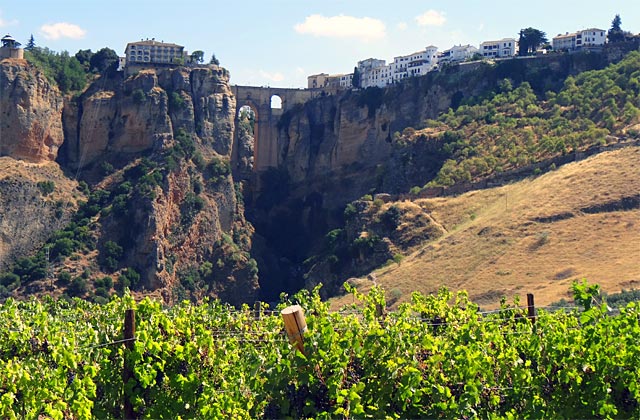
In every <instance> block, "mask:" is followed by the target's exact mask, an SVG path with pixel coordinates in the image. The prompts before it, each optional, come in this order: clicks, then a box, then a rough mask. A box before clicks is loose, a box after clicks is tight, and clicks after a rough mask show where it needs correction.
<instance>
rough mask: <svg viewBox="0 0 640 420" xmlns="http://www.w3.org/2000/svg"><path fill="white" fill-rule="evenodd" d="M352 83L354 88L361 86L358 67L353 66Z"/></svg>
mask: <svg viewBox="0 0 640 420" xmlns="http://www.w3.org/2000/svg"><path fill="white" fill-rule="evenodd" d="M351 85H352V86H353V87H354V88H359V87H360V70H358V68H357V67H354V68H353V78H352V79H351Z"/></svg>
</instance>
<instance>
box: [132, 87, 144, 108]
mask: <svg viewBox="0 0 640 420" xmlns="http://www.w3.org/2000/svg"><path fill="white" fill-rule="evenodd" d="M131 96H132V98H133V103H135V104H137V105H141V104H143V103H145V102H146V101H147V95H145V93H144V91H143V90H142V89H136V90H134V91H133V93H132V94H131Z"/></svg>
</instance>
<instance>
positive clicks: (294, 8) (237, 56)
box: [0, 0, 640, 87]
mask: <svg viewBox="0 0 640 420" xmlns="http://www.w3.org/2000/svg"><path fill="white" fill-rule="evenodd" d="M615 14H620V16H621V18H622V28H623V29H625V30H629V31H631V32H633V33H638V32H640V6H639V5H638V0H615V1H611V0H610V1H604V0H598V1H594V0H582V1H580V2H575V1H569V0H564V1H562V0H561V1H550V0H537V1H530V2H518V1H515V0H511V1H506V0H495V1H492V0H486V1H471V0H469V1H456V0H448V1H446V0H444V1H440V0H423V1H402V0H385V1H379V0H369V1H364V0H322V1H311V0H270V1H269V0H261V1H259V0H255V1H254V0H244V1H238V0H228V1H225V2H221V1H217V0H183V1H175V0H174V1H165V0H155V1H151V0H128V1H123V0H109V1H106V0H105V1H101V2H98V1H92V0H19V1H18V0H15V1H13V2H9V1H8V0H2V2H0V31H1V32H3V35H4V34H5V33H10V34H11V35H12V36H13V37H14V38H16V39H17V40H18V41H20V42H22V43H23V44H26V42H27V40H28V39H29V36H30V35H31V34H33V36H34V38H35V41H36V44H37V45H39V46H43V47H44V46H46V47H49V48H50V49H52V50H54V51H63V50H66V51H69V52H70V53H71V54H75V52H77V51H78V50H79V49H91V50H93V51H97V50H98V49H100V48H102V47H109V48H112V49H114V50H115V51H116V52H117V53H118V54H120V55H124V49H125V46H126V44H127V42H131V41H137V40H140V39H141V38H155V39H156V40H163V41H165V42H173V43H176V44H180V45H184V46H185V49H187V50H188V51H189V52H192V51H194V50H202V51H204V52H205V58H206V60H207V61H208V60H209V58H210V57H211V54H212V53H215V54H216V56H217V57H218V59H219V60H220V64H221V65H222V66H224V67H226V68H227V69H229V71H230V72H231V82H232V83H234V84H248V85H254V86H278V87H305V86H306V78H307V76H308V75H310V74H315V73H322V72H324V73H348V72H350V71H352V70H353V67H354V65H355V64H356V62H357V61H358V60H362V59H365V58H369V57H375V58H381V59H384V60H387V61H390V60H392V59H393V57H394V56H397V55H406V54H410V53H412V52H415V51H418V50H420V49H423V48H424V47H426V46H427V45H435V46H437V47H438V48H439V49H440V50H445V49H447V48H450V47H451V46H453V45H457V44H472V45H475V46H476V47H477V46H478V45H479V44H480V42H482V41H485V40H493V39H500V38H504V37H514V38H517V34H518V32H519V30H520V29H522V28H526V27H529V26H531V27H534V28H537V29H540V30H542V31H544V32H546V33H547V36H548V38H549V39H551V38H552V37H553V36H555V35H557V34H558V33H561V32H562V33H564V32H573V31H575V30H579V29H585V28H590V27H596V28H600V29H609V27H610V26H611V21H612V19H613V17H614V16H615Z"/></svg>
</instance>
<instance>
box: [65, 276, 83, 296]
mask: <svg viewBox="0 0 640 420" xmlns="http://www.w3.org/2000/svg"><path fill="white" fill-rule="evenodd" d="M85 293H87V281H86V280H85V279H83V278H82V277H76V278H74V279H73V280H72V281H71V284H69V287H67V294H68V295H69V296H71V297H81V296H83V295H84V294H85Z"/></svg>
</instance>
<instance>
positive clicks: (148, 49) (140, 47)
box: [125, 38, 187, 64]
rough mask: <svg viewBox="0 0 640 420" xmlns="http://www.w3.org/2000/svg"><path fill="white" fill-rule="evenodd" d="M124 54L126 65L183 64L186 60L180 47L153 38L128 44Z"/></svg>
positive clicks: (184, 53)
mask: <svg viewBox="0 0 640 420" xmlns="http://www.w3.org/2000/svg"><path fill="white" fill-rule="evenodd" d="M125 54H126V56H127V64H184V63H185V61H186V58H187V52H186V51H185V50H184V47H183V46H182V45H177V44H169V43H166V42H159V41H156V40H155V39H154V38H152V39H147V40H143V41H138V42H130V43H128V44H127V48H126V49H125Z"/></svg>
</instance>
